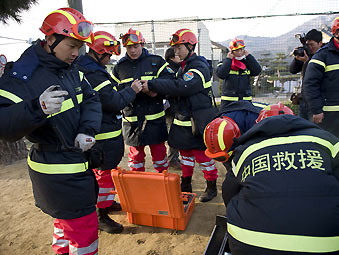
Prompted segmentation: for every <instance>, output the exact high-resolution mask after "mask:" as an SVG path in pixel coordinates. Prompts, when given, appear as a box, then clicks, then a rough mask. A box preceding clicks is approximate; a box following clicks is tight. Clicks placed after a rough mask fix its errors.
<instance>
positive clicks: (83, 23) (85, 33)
mask: <svg viewBox="0 0 339 255" xmlns="http://www.w3.org/2000/svg"><path fill="white" fill-rule="evenodd" d="M72 32H73V35H74V37H75V38H77V39H80V40H82V41H83V40H86V39H88V38H89V37H90V36H91V35H92V32H93V24H92V22H90V21H87V20H79V22H77V23H75V24H74V25H73V27H72Z"/></svg>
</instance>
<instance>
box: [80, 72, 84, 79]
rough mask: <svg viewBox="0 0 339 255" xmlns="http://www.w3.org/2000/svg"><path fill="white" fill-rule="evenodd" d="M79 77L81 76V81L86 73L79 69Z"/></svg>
mask: <svg viewBox="0 0 339 255" xmlns="http://www.w3.org/2000/svg"><path fill="white" fill-rule="evenodd" d="M79 77H80V81H82V79H83V78H84V73H83V72H81V71H79Z"/></svg>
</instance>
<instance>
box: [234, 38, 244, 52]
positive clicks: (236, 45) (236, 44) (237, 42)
mask: <svg viewBox="0 0 339 255" xmlns="http://www.w3.org/2000/svg"><path fill="white" fill-rule="evenodd" d="M244 47H245V42H244V41H243V40H235V41H233V42H232V43H231V45H230V48H231V50H238V49H240V48H244Z"/></svg>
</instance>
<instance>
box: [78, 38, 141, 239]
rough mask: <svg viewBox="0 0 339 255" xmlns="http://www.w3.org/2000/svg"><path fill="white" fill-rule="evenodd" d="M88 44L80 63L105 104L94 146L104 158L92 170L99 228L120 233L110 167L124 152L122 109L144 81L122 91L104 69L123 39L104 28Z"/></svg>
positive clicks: (120, 227)
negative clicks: (113, 216)
mask: <svg viewBox="0 0 339 255" xmlns="http://www.w3.org/2000/svg"><path fill="white" fill-rule="evenodd" d="M88 47H89V52H88V54H86V55H84V56H81V57H80V58H79V60H78V62H77V64H78V66H79V69H80V70H81V71H82V72H84V74H85V77H86V79H87V80H88V81H89V82H90V84H91V86H92V87H93V89H94V90H95V91H97V92H98V93H99V97H100V101H101V105H102V114H103V116H102V121H101V129H100V132H99V134H97V135H96V136H95V140H96V141H97V143H96V144H95V145H94V149H97V150H99V151H100V152H101V153H102V154H103V161H102V163H101V165H100V166H98V167H97V168H96V169H93V171H94V173H95V175H96V178H97V181H98V184H99V196H98V203H97V214H98V220H99V229H100V230H103V231H105V232H108V233H120V232H121V231H122V230H123V227H122V225H121V224H118V223H116V222H115V221H114V220H112V219H111V218H110V217H109V216H108V213H109V212H110V211H117V210H121V206H120V204H118V203H116V202H115V201H114V195H113V194H111V193H110V191H112V190H113V188H114V184H113V180H112V177H111V169H114V168H116V167H117V166H118V164H119V163H120V161H121V159H122V157H123V155H124V147H125V145H124V141H123V138H122V135H121V128H122V127H121V126H122V121H121V119H122V116H121V110H122V109H123V108H125V107H126V106H127V105H128V104H130V103H131V102H132V101H133V100H134V99H135V97H136V94H137V93H139V92H140V91H141V83H140V81H137V80H135V81H134V82H133V83H132V85H131V86H130V87H126V88H124V89H122V90H120V91H117V88H116V86H114V85H113V84H115V82H114V80H113V79H112V77H111V75H110V74H109V73H108V72H107V71H106V69H105V68H106V65H107V64H108V63H109V61H110V58H111V56H112V54H114V55H120V52H121V50H120V42H119V41H117V40H116V39H115V37H114V36H113V35H111V34H110V33H108V32H105V31H98V32H95V33H94V40H93V42H92V43H91V44H88Z"/></svg>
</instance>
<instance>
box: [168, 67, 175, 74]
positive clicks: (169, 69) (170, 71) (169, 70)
mask: <svg viewBox="0 0 339 255" xmlns="http://www.w3.org/2000/svg"><path fill="white" fill-rule="evenodd" d="M166 69H167V71H168V72H169V73H174V71H173V69H172V68H170V67H169V66H166Z"/></svg>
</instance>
